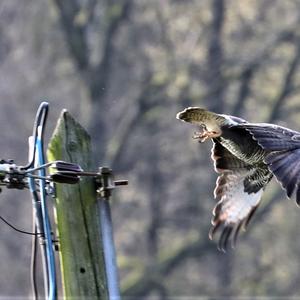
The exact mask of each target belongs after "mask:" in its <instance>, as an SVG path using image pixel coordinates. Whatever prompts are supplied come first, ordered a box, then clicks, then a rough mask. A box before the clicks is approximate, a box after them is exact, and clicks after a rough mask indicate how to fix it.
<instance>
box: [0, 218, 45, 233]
mask: <svg viewBox="0 0 300 300" xmlns="http://www.w3.org/2000/svg"><path fill="white" fill-rule="evenodd" d="M0 220H2V221H3V222H4V223H5V224H6V225H8V226H9V227H11V228H12V229H13V230H15V231H17V232H20V233H23V234H28V235H35V236H38V235H41V234H43V233H40V232H29V231H26V230H22V229H18V228H17V227H15V226H14V225H12V224H11V223H9V222H8V221H7V220H6V219H4V218H3V217H2V216H0Z"/></svg>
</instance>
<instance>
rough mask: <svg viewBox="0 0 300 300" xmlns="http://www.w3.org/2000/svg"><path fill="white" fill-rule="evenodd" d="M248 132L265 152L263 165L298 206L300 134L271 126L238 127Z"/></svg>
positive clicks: (299, 195) (246, 125)
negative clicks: (294, 195)
mask: <svg viewBox="0 0 300 300" xmlns="http://www.w3.org/2000/svg"><path fill="white" fill-rule="evenodd" d="M239 126H242V127H243V128H245V129H246V130H248V131H249V132H250V133H251V135H252V136H253V138H254V139H255V140H256V141H257V142H258V144H259V145H260V146H261V147H262V148H263V149H264V150H266V151H267V152H269V153H268V154H267V156H266V158H265V163H266V164H267V165H268V167H269V169H270V171H271V172H272V173H273V174H274V175H275V177H276V179H277V180H278V181H279V182H280V183H281V186H282V187H283V188H284V189H285V191H286V193H287V196H288V197H289V198H290V197H291V196H292V194H293V193H294V192H296V202H297V204H298V205H300V133H299V132H297V131H294V130H290V129H288V128H285V127H281V126H277V125H272V124H245V125H239Z"/></svg>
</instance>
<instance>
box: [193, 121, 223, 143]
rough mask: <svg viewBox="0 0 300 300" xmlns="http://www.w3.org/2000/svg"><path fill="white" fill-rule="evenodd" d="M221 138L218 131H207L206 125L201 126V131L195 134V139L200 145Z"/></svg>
mask: <svg viewBox="0 0 300 300" xmlns="http://www.w3.org/2000/svg"><path fill="white" fill-rule="evenodd" d="M218 136H220V133H219V132H217V131H209V130H207V128H206V126H205V125H204V124H202V125H201V131H196V132H194V135H193V139H196V140H199V143H203V142H205V141H206V140H207V139H209V138H211V139H212V138H215V137H218Z"/></svg>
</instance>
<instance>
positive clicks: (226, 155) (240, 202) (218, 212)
mask: <svg viewBox="0 0 300 300" xmlns="http://www.w3.org/2000/svg"><path fill="white" fill-rule="evenodd" d="M213 141H214V146H213V148H212V159H213V160H214V165H215V170H216V172H217V173H219V174H220V175H219V177H218V179H217V183H216V188H215V191H214V195H215V198H216V199H217V200H218V203H217V205H216V206H215V208H214V211H213V215H214V216H213V219H212V228H211V230H210V234H209V236H210V238H211V239H212V238H213V236H214V235H215V233H216V232H217V231H218V229H220V228H222V232H221V235H220V239H219V244H218V248H219V249H220V250H223V251H225V250H226V247H227V244H228V241H229V240H230V241H231V244H232V246H234V245H235V242H236V238H237V235H238V233H239V231H240V229H241V228H242V227H244V228H246V226H247V225H248V223H249V221H250V219H251V218H252V216H253V214H254V212H255V211H256V209H257V207H258V205H259V203H260V199H261V195H262V192H263V188H264V187H265V185H266V184H267V183H268V182H269V181H270V179H271V175H270V172H269V171H268V169H267V168H266V166H265V165H262V166H261V168H259V167H254V166H251V165H248V164H246V163H244V162H243V161H241V160H240V159H238V158H237V157H235V156H233V155H232V154H231V153H230V152H229V151H228V150H226V148H224V147H223V146H222V145H221V144H220V143H219V142H218V140H217V139H214V140H213Z"/></svg>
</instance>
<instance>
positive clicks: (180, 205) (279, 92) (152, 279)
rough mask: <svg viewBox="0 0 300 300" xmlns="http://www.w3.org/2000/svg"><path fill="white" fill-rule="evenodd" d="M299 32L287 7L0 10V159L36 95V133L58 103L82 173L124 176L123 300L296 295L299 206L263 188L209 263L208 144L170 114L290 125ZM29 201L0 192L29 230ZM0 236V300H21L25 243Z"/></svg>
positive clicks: (82, 0) (55, 0) (41, 5)
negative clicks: (72, 123) (77, 134)
mask: <svg viewBox="0 0 300 300" xmlns="http://www.w3.org/2000/svg"><path fill="white" fill-rule="evenodd" d="M299 25H300V2H299V1H297V0H286V1H280V0H261V1H257V0H256V1H250V0H243V1H236V0H227V1H225V0H202V1H196V0H151V1H149V0H148V1H147V0H119V1H117V0H52V1H50V0H40V1H34V0H27V1H17V0H2V1H1V2H0V66H1V67H0V99H1V100H0V125H1V133H0V136H1V139H0V141H1V145H0V146H1V157H3V158H17V159H16V161H17V163H22V162H24V161H26V157H27V140H26V139H27V136H28V135H29V134H30V132H31V127H32V123H33V118H34V114H35V110H36V108H37V106H38V104H39V102H40V101H41V99H47V100H48V101H49V102H50V105H51V106H50V108H51V112H50V120H49V124H48V130H47V137H48V138H49V137H50V135H51V133H52V131H53V129H54V126H55V122H56V120H57V118H58V116H59V112H60V110H61V109H62V108H67V109H68V110H69V111H70V112H71V114H73V115H74V116H75V117H76V118H77V119H78V120H79V121H80V122H81V124H83V126H85V127H86V128H87V129H88V130H89V132H90V134H91V136H92V138H93V140H94V142H95V144H94V151H95V169H96V168H97V166H98V165H109V166H111V167H112V168H113V169H114V171H115V173H116V175H117V177H119V178H126V179H128V180H129V181H130V185H129V186H128V187H127V188H123V189H121V190H120V191H118V192H117V193H116V197H115V200H114V201H113V207H112V209H113V219H114V228H115V240H116V246H117V252H118V263H119V266H120V275H121V285H122V293H123V295H124V296H127V297H132V298H133V299H161V300H163V299H175V298H176V297H182V298H181V299H190V298H191V297H195V299H197V297H202V298H201V299H216V298H224V297H225V298H226V299H230V298H231V297H235V299H240V298H242V297H246V296H249V297H251V299H252V298H254V297H257V299H259V298H260V297H262V296H269V297H275V296H280V297H283V298H284V299H287V298H288V297H295V296H297V295H299V294H300V286H299V281H300V273H299V269H300V266H299V261H300V250H299V249H300V231H299V229H298V220H299V217H300V209H297V208H296V204H295V203H294V201H288V200H286V199H285V195H284V193H283V192H282V191H281V189H280V187H279V185H278V184H277V183H276V182H272V183H271V184H270V186H268V188H267V190H266V192H265V194H264V197H263V198H264V199H263V203H262V205H261V207H260V209H259V212H258V214H257V215H256V217H255V218H254V220H253V222H252V223H251V225H250V227H249V230H248V231H247V232H246V233H245V234H243V235H242V236H241V237H240V239H239V242H238V247H237V249H236V250H234V251H229V252H228V253H226V254H224V253H220V252H219V251H218V250H217V249H216V243H215V242H214V241H209V239H208V236H207V233H208V229H209V225H210V219H211V211H212V208H213V207H214V204H215V202H214V200H213V194H212V191H213V188H214V184H215V179H216V174H215V173H214V171H213V167H212V163H211V161H210V158H209V157H210V148H211V144H210V142H208V143H205V144H201V145H199V144H198V143H196V142H195V141H193V140H192V138H191V136H192V134H193V131H194V130H195V128H192V127H191V126H187V125H185V124H183V123H181V122H179V121H177V120H176V119H175V115H176V112H178V111H180V110H182V109H183V108H184V107H186V106H202V107H206V108H209V109H211V110H214V111H216V112H219V113H227V114H235V115H238V116H240V117H243V118H245V119H247V120H249V121H252V122H274V123H277V124H281V125H284V126H288V127H290V128H293V129H296V130H299V129H300V123H299V121H298V118H299V113H300V102H299V93H300V72H299V61H300V31H299V28H300V27H299ZM24 193H25V194H24ZM23 199H24V201H23ZM30 206H31V203H30V199H29V195H26V192H12V191H5V190H4V191H3V193H2V195H1V201H0V213H1V215H3V216H4V217H6V218H7V219H8V220H10V221H11V222H13V223H14V224H15V225H16V226H18V227H21V228H25V229H30V226H31V208H30ZM0 231H1V241H2V242H1V247H0V257H1V271H2V272H1V275H0V291H1V295H2V296H5V297H7V296H12V297H15V296H22V295H23V296H24V295H28V296H29V295H30V285H29V257H30V238H28V237H27V236H22V235H20V234H18V233H15V232H13V231H12V230H11V229H10V228H9V227H7V226H6V225H4V224H1V226H0Z"/></svg>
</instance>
